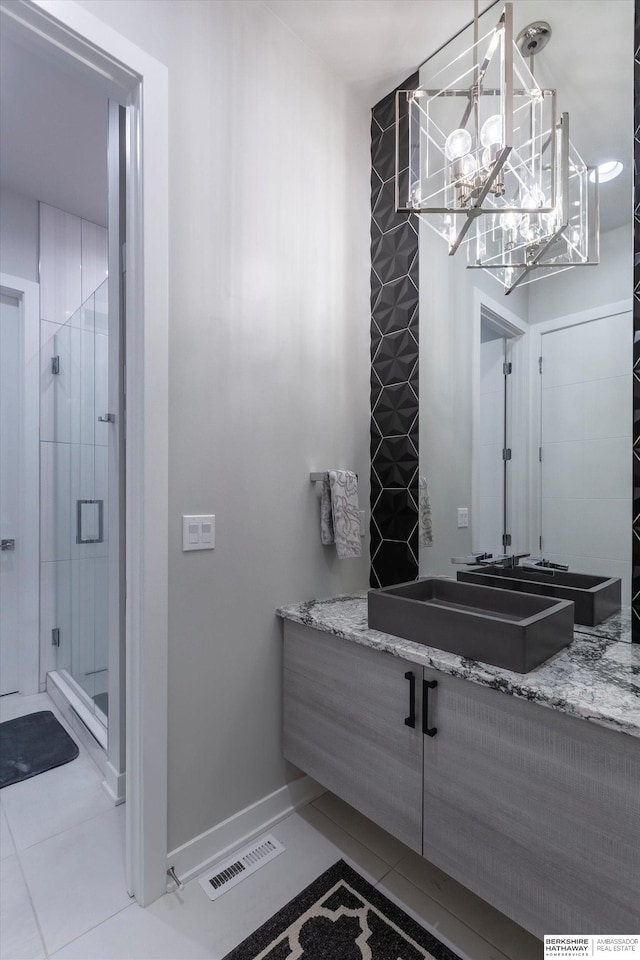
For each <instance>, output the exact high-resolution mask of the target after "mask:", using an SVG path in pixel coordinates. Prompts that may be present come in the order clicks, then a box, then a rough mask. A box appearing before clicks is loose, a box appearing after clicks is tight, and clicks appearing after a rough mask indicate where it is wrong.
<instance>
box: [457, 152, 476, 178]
mask: <svg viewBox="0 0 640 960" xmlns="http://www.w3.org/2000/svg"><path fill="white" fill-rule="evenodd" d="M477 169H478V164H477V163H476V158H475V157H474V155H473V154H472V153H468V154H467V155H466V157H463V158H462V161H461V170H462V176H463V177H464V179H465V180H468V179H469V178H470V177H473V176H474V174H475V172H476V170H477Z"/></svg>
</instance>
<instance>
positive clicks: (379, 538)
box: [371, 73, 419, 587]
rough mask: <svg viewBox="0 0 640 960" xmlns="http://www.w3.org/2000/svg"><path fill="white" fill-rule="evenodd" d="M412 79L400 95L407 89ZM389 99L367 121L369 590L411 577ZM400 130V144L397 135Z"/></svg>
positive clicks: (402, 310)
mask: <svg viewBox="0 0 640 960" xmlns="http://www.w3.org/2000/svg"><path fill="white" fill-rule="evenodd" d="M417 85H418V74H417V73H416V74H414V75H413V76H411V77H409V79H408V80H406V81H405V82H404V83H403V84H401V85H400V87H401V88H402V89H415V87H416V86H417ZM395 122H396V118H395V91H392V92H391V93H390V94H389V95H388V96H386V97H385V98H384V99H383V100H381V101H380V103H378V104H377V105H376V106H375V107H374V108H373V111H372V119H371V167H372V170H371V586H374V587H378V586H388V585H389V584H391V583H398V582H400V581H402V580H412V579H415V578H416V577H417V576H418V510H417V506H416V503H417V474H418V452H417V447H416V445H415V443H414V442H412V438H413V437H415V436H416V434H417V430H418V396H419V393H418V285H417V268H418V233H417V230H416V228H415V225H414V224H413V223H412V221H411V219H410V216H409V215H408V214H404V213H396V211H395V184H394V177H395V147H396V129H395ZM405 132H406V131H405V125H404V124H402V119H401V130H400V136H401V137H402V136H404V135H405Z"/></svg>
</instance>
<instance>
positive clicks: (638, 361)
mask: <svg viewBox="0 0 640 960" xmlns="http://www.w3.org/2000/svg"><path fill="white" fill-rule="evenodd" d="M634 50H635V59H634V79H635V87H634V130H635V134H634V144H633V148H634V180H633V205H634V239H633V341H634V355H633V537H632V540H633V557H632V561H633V576H632V586H631V592H632V605H631V609H632V617H631V624H632V638H633V642H634V643H640V353H639V349H638V345H639V344H640V177H639V176H638V169H639V167H640V3H639V2H638V0H636V5H635V36H634Z"/></svg>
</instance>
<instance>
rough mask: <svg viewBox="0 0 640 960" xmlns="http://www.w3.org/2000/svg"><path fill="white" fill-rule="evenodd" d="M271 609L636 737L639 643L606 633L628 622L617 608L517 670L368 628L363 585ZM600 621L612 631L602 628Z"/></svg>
mask: <svg viewBox="0 0 640 960" xmlns="http://www.w3.org/2000/svg"><path fill="white" fill-rule="evenodd" d="M277 613H278V616H280V617H282V618H283V619H284V620H292V621H295V622H296V623H302V624H305V625H306V626H308V627H313V628H314V629H315V630H321V631H323V632H325V633H331V634H333V635H334V636H336V637H343V638H344V639H345V640H351V641H353V642H354V643H359V644H362V646H365V647H371V648H372V649H374V650H383V651H385V652H387V653H391V654H393V655H394V656H396V657H402V658H403V659H404V660H410V661H411V662H412V663H418V664H421V665H423V666H425V667H432V668H433V669H434V670H440V671H442V672H443V673H448V674H450V675H451V676H454V677H461V678H462V679H464V680H470V681H471V682H472V683H480V684H482V685H483V686H486V687H492V688H493V689H494V690H500V691H502V692H503V693H507V694H511V695H512V696H514V697H520V698H522V699H523V700H530V701H532V702H533V703H539V704H541V705H542V706H545V707H549V708H550V709H552V710H559V711H561V712H562V713H567V714H570V715H571V716H574V717H580V718H581V719H583V720H590V721H592V722H593V723H598V724H601V725H602V726H605V727H610V728H611V729H613V730H618V731H620V732H622V733H627V734H629V735H630V736H633V737H639V738H640V644H631V643H623V642H620V641H619V640H616V639H613V640H612V639H610V638H609V637H610V636H611V635H614V636H615V635H624V631H625V629H630V626H629V627H625V622H624V617H621V615H620V614H616V615H615V617H611V618H610V620H611V621H614V620H616V618H618V620H617V621H616V623H615V624H609V621H605V623H603V624H600V626H599V627H584V626H580V627H579V630H576V631H575V639H574V641H573V643H572V644H571V645H570V646H569V647H567V648H566V649H565V650H562V651H561V652H560V653H558V654H556V655H555V656H554V657H552V658H551V659H550V660H547V661H546V663H543V664H541V665H540V666H539V667H536V668H535V669H534V670H532V671H531V672H530V673H526V674H520V673H512V672H511V671H510V670H503V669H501V668H500V667H492V666H490V665H489V664H486V663H481V662H479V661H477V660H467V659H465V658H464V657H460V656H457V655H456V654H453V653H447V652H446V651H444V650H438V649H437V648H436V647H427V646H423V645H422V644H420V643H414V642H413V641H411V640H403V639H401V638H399V637H394V636H392V635H390V634H387V633H380V632H379V631H378V630H370V629H369V626H368V624H367V595H366V592H363V593H358V594H350V595H347V596H338V597H329V598H327V599H325V600H308V601H306V602H305V603H299V604H296V605H293V606H287V607H281V608H280V609H279V610H278V611H277ZM618 621H619V622H618ZM607 624H609V627H610V628H612V629H613V633H612V632H611V629H610V630H609V632H607ZM598 631H599V632H598Z"/></svg>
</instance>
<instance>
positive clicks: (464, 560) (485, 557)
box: [451, 552, 492, 567]
mask: <svg viewBox="0 0 640 960" xmlns="http://www.w3.org/2000/svg"><path fill="white" fill-rule="evenodd" d="M491 556H492V554H490V553H486V552H485V553H470V554H469V556H468V557H451V563H457V564H461V565H462V564H465V565H466V566H467V567H475V565H476V564H478V563H492V560H491Z"/></svg>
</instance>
